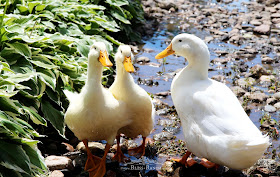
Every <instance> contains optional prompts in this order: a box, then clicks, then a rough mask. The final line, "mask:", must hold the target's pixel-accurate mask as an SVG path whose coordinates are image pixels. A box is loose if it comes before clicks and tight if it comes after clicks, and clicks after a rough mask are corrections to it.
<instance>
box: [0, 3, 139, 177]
mask: <svg viewBox="0 0 280 177" xmlns="http://www.w3.org/2000/svg"><path fill="white" fill-rule="evenodd" d="M0 2H1V3H0V73H1V74H0V95H1V97H0V134H1V136H0V137H1V138H0V176H4V177H5V176H13V177H14V176H15V177H16V176H24V177H25V176H42V175H43V174H45V173H46V171H47V168H46V166H45V164H44V160H43V157H42V155H41V154H40V151H39V150H38V149H37V143H38V141H37V140H34V138H36V137H37V138H39V137H40V136H41V135H39V133H38V132H36V131H35V128H34V127H44V126H53V127H54V128H55V129H56V130H57V132H58V134H60V135H61V136H64V132H65V125H64V119H63V117H64V114H63V113H64V111H65V110H66V109H67V105H68V101H67V100H66V99H65V96H64V93H63V91H62V90H63V89H65V88H70V89H71V90H74V91H78V92H79V91H80V89H81V88H82V86H83V85H84V81H85V79H86V76H85V74H86V71H87V55H88V52H89V48H90V46H91V45H92V43H93V41H103V42H104V43H105V44H106V45H107V48H108V51H109V53H110V55H111V56H113V51H114V50H115V49H116V47H117V45H120V44H121V43H122V42H124V43H125V42H127V41H139V40H140V35H139V34H138V33H137V32H136V31H135V29H134V27H137V26H139V25H140V24H142V23H143V22H144V16H143V10H142V7H141V4H140V2H139V1H132V0H105V1H98V0H94V1H88V0H81V1H79V2H78V1H75V0H67V1H66V0H58V1H52V0H43V1H31V0H13V1H9V0H6V1H4V0H0ZM112 74H113V70H112V69H108V68H105V70H104V78H103V84H104V85H107V84H108V83H110V82H112V79H111V78H112V77H111V76H112Z"/></svg>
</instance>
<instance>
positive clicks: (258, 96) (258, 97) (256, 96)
mask: <svg viewBox="0 0 280 177" xmlns="http://www.w3.org/2000/svg"><path fill="white" fill-rule="evenodd" d="M267 97H268V96H267V95H266V94H265V93H260V92H255V93H252V94H249V95H248V98H249V99H250V100H252V101H253V102H255V103H262V102H264V101H265V100H266V99H267Z"/></svg>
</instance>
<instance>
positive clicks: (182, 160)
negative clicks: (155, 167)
mask: <svg viewBox="0 0 280 177" xmlns="http://www.w3.org/2000/svg"><path fill="white" fill-rule="evenodd" d="M191 154H192V153H191V152H190V151H187V152H186V153H185V155H184V156H183V157H182V158H181V159H171V160H173V161H175V162H178V163H180V164H182V165H185V164H186V160H187V159H188V157H189V156H190V155H191Z"/></svg>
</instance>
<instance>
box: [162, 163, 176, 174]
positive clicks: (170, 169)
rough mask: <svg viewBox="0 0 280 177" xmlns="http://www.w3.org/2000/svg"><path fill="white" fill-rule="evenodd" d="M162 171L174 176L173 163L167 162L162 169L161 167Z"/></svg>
mask: <svg viewBox="0 0 280 177" xmlns="http://www.w3.org/2000/svg"><path fill="white" fill-rule="evenodd" d="M161 171H162V172H163V173H164V174H172V173H173V171H174V168H173V162H171V161H165V162H164V164H163V165H162V167H161Z"/></svg>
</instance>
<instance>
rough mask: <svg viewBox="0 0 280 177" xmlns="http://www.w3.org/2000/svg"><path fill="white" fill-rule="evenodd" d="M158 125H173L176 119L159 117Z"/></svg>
mask: <svg viewBox="0 0 280 177" xmlns="http://www.w3.org/2000/svg"><path fill="white" fill-rule="evenodd" d="M158 125H160V126H164V127H165V126H173V125H176V121H174V120H169V119H160V120H158Z"/></svg>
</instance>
